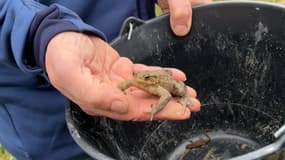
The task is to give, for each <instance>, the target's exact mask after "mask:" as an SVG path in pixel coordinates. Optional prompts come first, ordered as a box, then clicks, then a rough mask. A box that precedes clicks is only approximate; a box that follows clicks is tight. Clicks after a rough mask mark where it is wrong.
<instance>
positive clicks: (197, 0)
mask: <svg viewBox="0 0 285 160" xmlns="http://www.w3.org/2000/svg"><path fill="white" fill-rule="evenodd" d="M210 2H212V0H191V4H192V5H193V6H194V5H198V4H205V3H210Z"/></svg>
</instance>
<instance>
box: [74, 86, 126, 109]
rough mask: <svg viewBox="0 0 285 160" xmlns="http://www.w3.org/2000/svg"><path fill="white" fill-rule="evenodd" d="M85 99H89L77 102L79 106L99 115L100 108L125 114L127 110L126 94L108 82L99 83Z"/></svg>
mask: <svg viewBox="0 0 285 160" xmlns="http://www.w3.org/2000/svg"><path fill="white" fill-rule="evenodd" d="M87 99H89V100H91V101H90V102H87V103H85V104H81V105H80V104H79V106H82V107H83V109H84V110H85V111H86V112H87V113H89V114H97V115H100V110H101V111H105V112H106V111H107V112H112V113H117V114H125V113H127V112H128V101H127V99H126V96H125V95H124V93H123V92H122V91H121V90H119V89H118V88H117V87H115V86H112V85H110V84H101V85H99V86H98V87H96V93H94V94H93V96H90V97H88V98H87ZM86 105H87V106H86Z"/></svg>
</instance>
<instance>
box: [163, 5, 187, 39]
mask: <svg viewBox="0 0 285 160" xmlns="http://www.w3.org/2000/svg"><path fill="white" fill-rule="evenodd" d="M168 4H169V10H170V25H171V28H172V30H173V32H174V33H175V34H176V35H177V36H184V35H186V34H187V33H188V32H189V30H190V27H191V23H192V8H191V2H190V0H168Z"/></svg>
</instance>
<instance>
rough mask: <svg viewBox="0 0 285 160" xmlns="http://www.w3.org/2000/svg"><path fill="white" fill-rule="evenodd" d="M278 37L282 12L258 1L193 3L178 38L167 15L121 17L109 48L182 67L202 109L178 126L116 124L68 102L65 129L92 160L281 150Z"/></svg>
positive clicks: (284, 106) (283, 54)
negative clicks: (123, 19)
mask: <svg viewBox="0 0 285 160" xmlns="http://www.w3.org/2000/svg"><path fill="white" fill-rule="evenodd" d="M284 40H285V8H284V7H283V6H279V5H273V4H268V3H261V2H240V1H239V2H234V1H230V2H216V3H212V4H207V5H201V6H197V7H195V8H194V9H193V26H192V29H191V32H190V34H189V35H187V36H185V37H182V38H181V37H177V36H175V35H174V34H173V33H172V32H171V29H170V28H169V16H168V15H166V16H161V17H157V18H155V19H152V20H150V21H146V22H143V21H140V20H137V19H134V18H131V19H128V20H127V21H126V22H125V24H124V27H123V29H122V32H121V36H120V37H118V39H117V40H115V41H114V42H113V44H112V45H113V47H114V48H115V49H116V50H118V51H119V53H120V54H121V55H122V56H126V57H129V58H130V59H132V60H133V61H134V62H139V63H144V64H148V65H159V66H167V67H176V68H179V69H181V70H183V71H184V72H185V73H186V75H187V77H188V80H187V82H186V83H187V84H188V85H190V86H193V88H195V89H196V90H197V92H198V98H199V99H200V100H201V102H202V109H201V111H200V112H197V113H193V114H192V117H191V119H188V120H184V121H157V122H121V121H114V120H110V119H107V118H98V117H91V116H88V115H86V114H85V113H84V112H82V111H81V110H80V108H79V107H78V106H76V105H75V104H74V103H72V102H70V104H69V105H68V106H67V110H66V120H67V124H68V127H69V130H70V132H71V134H72V136H73V138H74V140H75V141H76V142H77V143H78V144H79V146H80V147H81V148H82V149H83V150H84V151H86V152H87V153H88V154H89V155H90V156H92V157H93V158H95V159H112V158H113V159H122V160H127V159H131V160H137V159H146V160H154V159H183V160H186V159H191V160H192V159H203V160H206V159H230V158H233V157H235V159H256V158H258V159H261V158H264V157H266V156H268V155H269V154H271V153H273V152H274V151H277V150H279V151H280V150H281V149H282V147H283V146H284V145H283V144H284V143H283V142H284V138H285V136H284V135H285V134H283V132H284V128H281V126H282V125H283V124H284V122H285V121H284V120H285V41H284ZM279 128H281V129H280V130H279V131H278V132H277V133H276V131H277V130H278V129H279ZM199 143H200V145H199ZM237 156H242V157H237ZM280 156H282V154H279V155H278V156H276V155H275V158H276V159H277V158H280ZM273 158H274V156H273Z"/></svg>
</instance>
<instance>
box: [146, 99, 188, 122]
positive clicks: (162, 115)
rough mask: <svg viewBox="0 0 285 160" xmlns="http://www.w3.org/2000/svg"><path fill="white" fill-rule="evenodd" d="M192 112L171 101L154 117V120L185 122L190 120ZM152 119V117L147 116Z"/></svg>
mask: <svg viewBox="0 0 285 160" xmlns="http://www.w3.org/2000/svg"><path fill="white" fill-rule="evenodd" d="M190 115H191V111H190V110H189V108H188V107H186V108H185V107H184V106H182V105H181V104H179V103H177V102H176V101H174V100H172V101H170V102H169V103H168V104H167V105H166V106H165V108H163V110H161V111H160V112H158V113H157V114H155V115H154V117H153V120H184V119H188V118H190ZM147 116H148V118H151V115H147Z"/></svg>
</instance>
